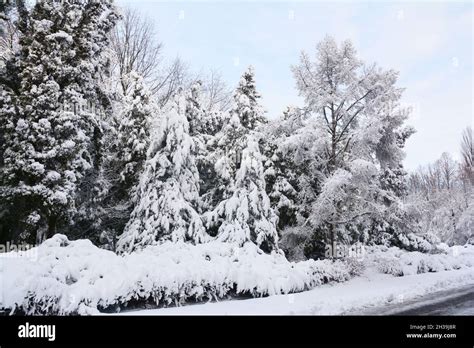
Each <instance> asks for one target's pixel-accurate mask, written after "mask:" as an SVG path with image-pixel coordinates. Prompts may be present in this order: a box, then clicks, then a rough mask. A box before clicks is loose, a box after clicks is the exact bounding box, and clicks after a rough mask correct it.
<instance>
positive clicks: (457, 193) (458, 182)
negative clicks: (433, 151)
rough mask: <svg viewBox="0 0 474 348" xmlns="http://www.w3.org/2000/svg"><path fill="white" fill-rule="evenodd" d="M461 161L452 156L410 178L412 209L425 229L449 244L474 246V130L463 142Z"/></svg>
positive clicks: (463, 137) (465, 136)
mask: <svg viewBox="0 0 474 348" xmlns="http://www.w3.org/2000/svg"><path fill="white" fill-rule="evenodd" d="M460 155H461V156H460V161H456V160H454V159H453V158H452V157H451V155H449V154H448V153H443V154H442V155H441V157H440V158H439V159H438V160H437V161H436V162H434V163H433V164H430V165H428V166H426V167H420V168H419V169H418V170H417V171H416V172H414V173H411V174H410V176H409V178H408V185H409V189H410V195H409V197H408V198H407V201H408V203H409V204H411V205H412V207H413V209H414V212H415V214H417V215H418V221H419V224H420V225H421V228H422V229H423V230H425V231H428V232H430V233H432V234H434V235H436V236H438V237H439V238H440V239H441V240H442V241H444V242H447V243H449V244H464V243H466V242H468V241H469V242H471V243H472V242H474V205H473V201H474V197H473V195H474V190H473V185H474V170H473V168H474V165H473V163H474V143H473V135H472V128H470V127H467V128H466V129H465V130H464V132H463V134H462V139H461V151H460Z"/></svg>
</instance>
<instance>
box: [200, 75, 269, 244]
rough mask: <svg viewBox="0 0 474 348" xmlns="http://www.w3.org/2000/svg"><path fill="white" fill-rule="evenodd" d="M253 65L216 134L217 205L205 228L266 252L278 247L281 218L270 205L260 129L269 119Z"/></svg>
mask: <svg viewBox="0 0 474 348" xmlns="http://www.w3.org/2000/svg"><path fill="white" fill-rule="evenodd" d="M259 98H260V95H259V94H258V92H257V90H256V86H255V78H254V71H253V68H252V67H250V68H249V69H248V70H247V71H245V72H244V74H243V75H242V78H241V80H240V82H239V85H238V87H237V89H236V91H235V93H234V105H233V107H232V109H231V111H230V120H229V122H228V123H227V124H226V125H225V126H224V127H223V129H222V131H221V132H220V133H219V134H217V136H216V138H217V139H216V150H215V152H214V153H213V154H212V156H213V158H214V162H215V166H214V168H215V172H216V173H217V182H216V186H215V188H214V191H213V192H212V195H211V197H212V201H213V202H215V204H216V206H215V208H214V209H213V210H212V211H211V212H208V213H207V214H205V218H206V226H207V228H208V230H209V232H210V233H211V234H212V235H217V238H218V239H219V240H223V241H229V242H235V243H237V244H239V245H242V244H243V243H245V242H248V241H252V242H254V243H256V244H257V245H258V246H259V247H260V248H261V249H262V250H264V251H265V252H271V251H272V250H274V249H276V248H277V247H278V246H277V242H278V234H277V231H276V222H277V218H276V215H275V213H274V211H273V209H272V208H271V206H270V199H269V198H268V195H267V193H266V183H265V177H264V166H263V163H264V161H265V158H264V156H263V155H262V152H261V150H260V145H259V142H260V140H261V138H262V133H261V131H260V129H259V128H258V127H260V126H261V125H263V124H265V123H266V119H265V117H264V111H263V108H262V107H261V106H260V104H259V102H258V99H259Z"/></svg>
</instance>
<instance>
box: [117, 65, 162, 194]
mask: <svg viewBox="0 0 474 348" xmlns="http://www.w3.org/2000/svg"><path fill="white" fill-rule="evenodd" d="M128 79H129V81H128V83H127V85H128V86H129V88H128V92H127V93H126V94H125V96H124V97H123V99H122V101H121V104H122V110H121V112H120V115H119V117H118V119H117V122H118V127H117V133H118V134H117V142H116V150H117V162H119V164H120V168H119V174H120V181H121V184H120V186H121V191H123V196H124V197H126V198H127V199H128V198H129V193H130V190H132V189H133V187H134V186H135V185H136V184H138V180H139V176H140V173H141V171H142V168H143V164H144V163H145V160H146V151H147V150H148V148H149V146H150V127H151V122H152V118H153V117H154V116H157V115H158V111H159V110H158V105H157V104H156V103H155V102H154V100H153V99H152V97H151V93H150V91H149V90H148V89H147V87H146V86H145V85H144V82H143V79H142V78H141V77H140V76H139V75H138V74H137V73H135V72H132V73H131V74H129V76H128Z"/></svg>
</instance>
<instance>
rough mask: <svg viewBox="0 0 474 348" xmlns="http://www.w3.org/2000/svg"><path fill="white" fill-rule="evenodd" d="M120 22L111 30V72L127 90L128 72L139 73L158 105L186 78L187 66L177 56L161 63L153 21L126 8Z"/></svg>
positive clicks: (121, 86) (161, 57) (184, 81)
mask: <svg viewBox="0 0 474 348" xmlns="http://www.w3.org/2000/svg"><path fill="white" fill-rule="evenodd" d="M122 15H123V18H122V21H121V22H120V23H119V24H118V25H117V26H116V27H115V29H114V31H113V32H112V33H111V50H112V54H113V63H114V71H115V72H116V73H117V74H118V80H119V84H120V88H121V90H122V92H123V93H126V92H127V90H128V88H129V85H130V83H129V78H128V76H129V74H130V73H131V72H132V71H135V72H137V73H138V74H139V75H141V76H142V77H143V79H144V81H145V83H146V84H147V85H148V88H149V89H150V90H151V92H152V93H153V94H154V95H155V96H156V97H157V100H158V102H159V104H160V105H164V104H166V102H167V101H168V100H169V98H170V96H172V95H173V94H174V93H175V92H176V90H177V89H178V88H179V87H181V86H183V85H184V84H185V83H186V81H187V75H188V71H187V67H186V65H185V64H184V63H183V62H182V60H181V59H179V58H176V59H174V60H173V61H172V62H171V63H170V64H166V63H165V62H164V59H163V56H162V50H163V44H162V43H161V42H160V41H158V40H157V33H156V29H155V26H154V23H153V21H152V20H150V19H148V18H146V17H144V16H143V15H141V14H140V13H139V12H138V11H136V10H133V9H130V8H125V9H124V11H123V14H122Z"/></svg>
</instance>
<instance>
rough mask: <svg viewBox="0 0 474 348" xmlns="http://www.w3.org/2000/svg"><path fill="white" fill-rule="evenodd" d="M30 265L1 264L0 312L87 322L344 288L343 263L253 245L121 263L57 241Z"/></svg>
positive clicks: (169, 249)
mask: <svg viewBox="0 0 474 348" xmlns="http://www.w3.org/2000/svg"><path fill="white" fill-rule="evenodd" d="M35 252H36V253H35V255H37V258H36V259H35V260H33V259H29V258H27V257H18V255H15V256H16V257H5V258H4V259H2V262H1V263H0V267H2V269H0V275H1V277H2V279H0V282H1V283H2V284H3V289H4V296H3V299H2V301H3V302H2V303H0V308H5V309H11V310H13V313H26V314H60V315H63V314H91V313H97V312H98V311H100V310H111V309H117V308H121V307H126V306H127V305H130V306H133V305H136V304H144V303H152V304H154V305H157V306H169V305H180V304H183V303H185V302H189V301H204V300H217V299H222V298H227V297H228V296H234V295H245V296H249V295H250V296H254V297H257V296H267V295H276V294H286V293H291V292H299V291H304V290H308V289H310V288H312V287H315V286H318V285H321V284H324V283H327V282H333V281H336V282H340V281H345V280H348V279H349V278H350V277H351V267H350V266H349V265H348V264H347V263H346V262H344V261H340V260H338V261H334V262H333V261H330V260H322V261H314V260H308V261H305V262H299V263H293V262H288V261H287V260H286V259H285V257H284V255H283V254H282V253H280V252H272V253H271V254H266V253H264V252H263V251H262V250H260V249H259V248H258V247H257V246H256V245H255V244H253V243H246V244H244V245H243V246H242V247H236V246H234V245H232V244H229V243H222V242H209V243H205V244H199V245H191V244H186V243H184V242H178V243H172V242H165V243H163V244H161V245H157V246H150V247H148V248H145V249H144V250H142V251H137V252H134V253H131V254H126V255H123V256H119V255H117V254H115V253H113V252H111V251H108V250H103V249H99V248H97V247H95V246H94V245H93V244H92V243H91V242H90V241H89V240H77V241H69V240H68V239H67V238H66V237H65V236H63V235H56V236H54V237H53V238H51V239H49V240H47V241H46V242H44V243H43V244H42V245H40V246H39V247H37V248H36V250H35Z"/></svg>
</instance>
